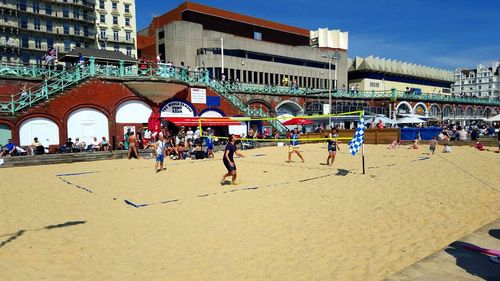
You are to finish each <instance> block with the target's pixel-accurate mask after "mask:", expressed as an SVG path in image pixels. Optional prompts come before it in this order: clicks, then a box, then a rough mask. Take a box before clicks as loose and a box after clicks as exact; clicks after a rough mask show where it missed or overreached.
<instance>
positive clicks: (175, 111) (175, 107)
mask: <svg viewBox="0 0 500 281" xmlns="http://www.w3.org/2000/svg"><path fill="white" fill-rule="evenodd" d="M160 112H161V113H160V116H161V117H194V111H193V108H192V107H191V106H190V105H189V104H187V103H185V102H182V101H171V102H169V103H166V104H165V105H164V106H163V107H162V108H161V110H160Z"/></svg>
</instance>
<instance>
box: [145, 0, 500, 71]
mask: <svg viewBox="0 0 500 281" xmlns="http://www.w3.org/2000/svg"><path fill="white" fill-rule="evenodd" d="M183 2H185V1H177V0H164V1H162V0H136V5H137V8H136V9H137V10H136V13H137V27H138V29H142V28H144V27H146V26H148V25H149V23H150V21H151V18H152V17H153V16H158V15H162V14H163V13H165V12H168V11H170V10H171V9H174V8H175V7H177V6H178V5H179V4H181V3H183ZM194 2H197V3H201V4H205V5H209V6H213V7H217V8H220V9H224V10H228V11H232V12H236V13H240V14H245V15H249V16H254V17H259V18H263V19H267V20H271V21H275V22H280V23H284V24H288V25H292V26H297V27H301V28H305V29H310V30H314V29H317V28H320V27H328V28H330V29H341V30H342V31H348V32H349V57H351V58H353V57H355V56H360V57H366V56H369V55H374V56H379V57H384V58H389V59H397V60H402V61H407V62H411V63H416V64H422V65H426V66H432V67H438V68H444V69H450V70H453V69H455V68H458V67H475V66H476V65H477V64H479V63H486V64H491V63H492V62H494V61H497V60H500V1H499V0H479V1H472V0H468V1H464V0H434V1H432V0H351V1H346V0H344V1H333V0H308V1H302V0H301V1H298V0H287V1H285V0H239V1H238V0H212V1H205V0H198V1H194Z"/></svg>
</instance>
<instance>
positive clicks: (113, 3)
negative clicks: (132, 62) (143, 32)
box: [95, 0, 137, 58]
mask: <svg viewBox="0 0 500 281" xmlns="http://www.w3.org/2000/svg"><path fill="white" fill-rule="evenodd" d="M95 10H96V28H97V29H96V30H97V33H98V34H97V39H98V40H97V46H98V48H99V49H104V50H110V51H120V52H122V53H124V54H126V55H127V56H130V57H133V58H136V57H137V45H136V19H135V1H134V0H96V9H95Z"/></svg>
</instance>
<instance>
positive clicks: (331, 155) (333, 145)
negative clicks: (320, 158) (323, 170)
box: [325, 129, 340, 166]
mask: <svg viewBox="0 0 500 281" xmlns="http://www.w3.org/2000/svg"><path fill="white" fill-rule="evenodd" d="M337 137H338V135H337V130H335V129H333V130H332V133H331V134H330V135H325V138H328V140H327V143H328V158H327V159H326V165H329V166H332V165H333V162H335V155H336V154H337V150H340V147H339V143H338V141H337V139H336V138H337ZM330 159H331V160H332V162H331V163H330Z"/></svg>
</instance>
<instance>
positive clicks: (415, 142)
mask: <svg viewBox="0 0 500 281" xmlns="http://www.w3.org/2000/svg"><path fill="white" fill-rule="evenodd" d="M408 149H418V138H417V139H415V140H414V141H413V143H412V145H410V147H408Z"/></svg>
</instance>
